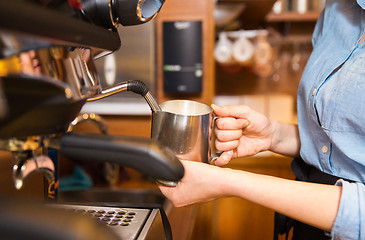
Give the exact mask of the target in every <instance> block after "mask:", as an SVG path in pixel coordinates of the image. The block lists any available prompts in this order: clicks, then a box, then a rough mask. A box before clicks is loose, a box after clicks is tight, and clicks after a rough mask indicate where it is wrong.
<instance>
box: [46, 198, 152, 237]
mask: <svg viewBox="0 0 365 240" xmlns="http://www.w3.org/2000/svg"><path fill="white" fill-rule="evenodd" d="M52 206H53V207H56V208H61V209H64V210H66V211H71V212H75V213H80V214H85V215H88V216H90V217H91V218H94V219H98V220H99V221H100V222H101V223H102V224H105V225H107V226H108V227H110V229H111V230H112V231H113V232H114V233H115V234H116V235H117V236H118V237H119V238H120V239H121V240H132V239H138V240H139V239H145V236H146V235H147V233H148V231H149V229H150V227H151V224H152V223H153V222H154V219H155V217H156V215H157V213H158V212H159V210H158V209H140V208H129V207H106V206H85V205H77V204H75V205H74V204H54V205H53V204H52Z"/></svg>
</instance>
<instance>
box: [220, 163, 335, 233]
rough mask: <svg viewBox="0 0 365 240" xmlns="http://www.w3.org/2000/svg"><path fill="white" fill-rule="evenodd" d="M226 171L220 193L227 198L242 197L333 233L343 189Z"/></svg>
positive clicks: (222, 177) (230, 170) (221, 177)
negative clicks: (332, 229)
mask: <svg viewBox="0 0 365 240" xmlns="http://www.w3.org/2000/svg"><path fill="white" fill-rule="evenodd" d="M226 170H227V171H226V172H225V173H224V176H223V175H221V176H220V179H222V182H220V191H222V192H225V194H224V195H226V196H237V197H241V198H244V199H247V200H249V201H252V202H254V203H257V204H260V205H262V206H265V207H268V208H271V209H273V210H275V211H277V212H280V213H282V214H284V215H286V216H288V217H291V218H293V219H296V220H298V221H301V222H304V223H307V224H309V225H312V226H315V227H317V228H320V229H323V230H325V231H330V230H331V228H332V225H333V223H334V221H335V218H336V215H337V211H338V208H339V204H340V198H341V191H342V188H341V187H339V186H333V185H323V184H314V183H306V182H299V181H293V180H286V179H281V178H277V177H271V176H266V175H260V174H254V173H249V172H243V171H237V170H232V169H226Z"/></svg>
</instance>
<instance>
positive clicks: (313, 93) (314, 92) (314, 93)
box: [312, 88, 317, 97]
mask: <svg viewBox="0 0 365 240" xmlns="http://www.w3.org/2000/svg"><path fill="white" fill-rule="evenodd" d="M316 92H317V88H315V89H313V92H312V96H313V97H314V95H316Z"/></svg>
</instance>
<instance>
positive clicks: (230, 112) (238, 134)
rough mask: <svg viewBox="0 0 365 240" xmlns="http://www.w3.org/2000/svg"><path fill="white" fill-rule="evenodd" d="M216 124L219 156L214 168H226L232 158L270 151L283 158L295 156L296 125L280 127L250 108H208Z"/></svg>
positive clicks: (296, 153) (277, 123) (296, 145)
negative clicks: (211, 110)
mask: <svg viewBox="0 0 365 240" xmlns="http://www.w3.org/2000/svg"><path fill="white" fill-rule="evenodd" d="M212 107H213V110H214V113H215V114H216V115H217V116H218V117H219V118H218V119H217V120H216V129H215V134H216V138H217V139H216V142H215V146H216V149H217V150H218V151H223V153H222V155H221V156H220V157H219V158H218V159H217V160H216V161H215V164H216V165H217V166H222V165H225V164H227V163H228V162H229V161H230V160H231V158H233V157H244V156H252V155H254V154H256V153H259V152H262V151H266V150H269V151H273V152H276V153H279V154H283V155H287V156H292V157H295V156H298V155H299V150H300V138H299V131H298V126H297V125H296V124H286V123H280V122H277V121H273V120H270V119H268V118H267V117H266V116H265V115H264V114H262V113H260V112H257V111H255V110H253V109H252V108H250V107H248V106H245V105H239V106H222V107H219V106H216V105H212Z"/></svg>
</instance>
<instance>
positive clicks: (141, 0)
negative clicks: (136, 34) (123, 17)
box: [136, 0, 162, 22]
mask: <svg viewBox="0 0 365 240" xmlns="http://www.w3.org/2000/svg"><path fill="white" fill-rule="evenodd" d="M144 2H145V0H139V1H138V4H137V8H136V13H137V17H138V19H139V20H140V21H141V22H148V21H150V20H151V19H153V18H154V17H155V16H156V15H157V14H158V13H159V11H160V9H161V7H162V5H161V7H160V8H159V9H158V10H157V11H156V12H155V13H154V14H153V15H152V16H151V17H148V18H145V17H143V14H142V11H141V8H142V4H143V3H144Z"/></svg>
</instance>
